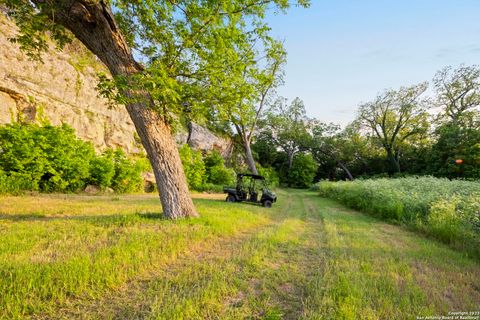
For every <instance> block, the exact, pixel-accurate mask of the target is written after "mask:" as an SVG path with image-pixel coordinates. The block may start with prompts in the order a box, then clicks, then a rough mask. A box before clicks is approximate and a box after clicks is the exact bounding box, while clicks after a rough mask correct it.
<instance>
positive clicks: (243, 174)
mask: <svg viewBox="0 0 480 320" xmlns="http://www.w3.org/2000/svg"><path fill="white" fill-rule="evenodd" d="M243 177H250V178H252V179H255V180H265V177H263V176H259V175H258V174H250V173H239V174H237V179H238V178H243Z"/></svg>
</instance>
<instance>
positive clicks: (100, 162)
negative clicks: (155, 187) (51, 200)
mask: <svg viewBox="0 0 480 320" xmlns="http://www.w3.org/2000/svg"><path fill="white" fill-rule="evenodd" d="M143 170H145V166H144V165H141V162H139V161H132V160H130V159H129V158H127V156H126V155H125V154H124V153H123V151H121V150H116V151H113V150H107V151H105V152H104V153H103V154H102V155H100V156H97V155H96V154H95V151H94V149H93V146H92V145H91V144H90V143H87V142H84V141H82V140H80V139H78V138H77V137H76V136H75V132H74V130H73V129H72V128H70V127H69V126H67V125H62V126H58V127H55V126H50V125H46V126H39V125H36V124H18V123H14V124H10V125H5V126H2V127H0V192H2V193H19V192H20V191H22V190H31V191H37V190H38V191H42V192H73V191H79V190H83V188H84V187H85V186H86V184H94V185H97V186H99V187H101V188H107V187H112V188H113V189H115V191H117V192H132V191H139V190H141V189H142V187H143V180H142V177H141V173H142V171H143Z"/></svg>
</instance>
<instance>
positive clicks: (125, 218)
mask: <svg viewBox="0 0 480 320" xmlns="http://www.w3.org/2000/svg"><path fill="white" fill-rule="evenodd" d="M2 220H6V221H11V222H50V221H80V222H88V223H92V224H94V225H104V226H107V225H130V224H135V223H140V222H142V221H144V222H145V221H152V220H156V221H167V220H168V219H167V218H166V217H165V216H164V215H163V213H161V212H160V213H158V212H137V213H134V214H111V215H90V216H82V215H75V216H69V215H45V214H43V213H36V212H31V213H24V214H5V213H2V212H0V221H2Z"/></svg>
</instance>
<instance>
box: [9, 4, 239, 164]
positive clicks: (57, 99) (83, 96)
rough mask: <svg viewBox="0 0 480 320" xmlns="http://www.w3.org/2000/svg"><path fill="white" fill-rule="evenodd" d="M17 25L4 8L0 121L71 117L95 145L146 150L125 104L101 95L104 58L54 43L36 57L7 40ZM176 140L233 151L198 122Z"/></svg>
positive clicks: (227, 141) (225, 153)
mask: <svg viewBox="0 0 480 320" xmlns="http://www.w3.org/2000/svg"><path fill="white" fill-rule="evenodd" d="M16 30H17V28H16V27H15V25H14V24H13V23H12V22H11V21H10V20H8V19H7V18H6V17H5V16H4V15H3V14H2V13H1V11H0V125H1V124H5V123H11V122H15V121H19V120H22V121H26V122H38V123H45V122H48V123H50V124H52V125H60V124H62V123H66V124H68V125H70V126H71V127H73V129H75V131H76V133H77V136H78V137H79V138H81V139H83V140H87V141H91V142H92V143H93V145H94V147H95V149H96V150H99V151H100V150H103V149H105V148H107V147H113V148H115V147H121V148H122V149H124V150H125V151H126V152H127V153H139V152H143V148H142V146H141V145H140V144H139V141H138V138H137V139H136V138H135V137H136V134H135V127H134V125H133V123H132V121H131V119H130V117H129V115H128V113H127V111H126V109H125V108H124V107H123V106H111V105H109V103H108V101H107V100H106V99H104V98H101V97H99V95H98V92H97V90H96V86H97V83H98V80H97V73H98V71H101V70H103V69H104V67H103V66H102V65H101V64H100V62H97V61H95V60H92V61H86V62H85V61H80V60H79V59H81V56H78V54H77V53H78V52H73V53H70V54H69V53H67V52H59V51H58V50H54V49H51V50H49V52H47V53H45V54H43V55H42V59H43V63H41V62H36V61H32V60H30V59H29V58H28V57H27V55H26V54H25V53H24V52H22V51H21V50H20V48H19V47H18V45H16V44H14V43H12V42H11V41H9V40H8V39H9V38H12V37H14V36H15V34H16ZM78 45H79V46H80V44H78ZM82 50H83V51H85V52H86V49H84V48H81V47H80V48H79V51H82ZM70 51H72V49H70ZM89 59H94V58H93V57H92V56H90V57H89ZM88 62H93V63H88ZM99 69H100V70H99ZM105 71H106V70H105ZM176 140H177V142H178V144H184V143H188V144H189V145H190V146H191V147H192V148H194V149H197V150H202V151H204V152H206V151H209V150H212V149H216V150H218V151H220V153H221V154H222V155H223V156H224V157H228V156H229V155H230V153H231V151H232V141H231V140H230V139H225V138H221V137H218V136H216V135H214V134H213V133H212V132H210V131H209V130H208V129H206V128H204V127H202V126H199V125H196V124H192V125H190V127H189V130H188V131H187V130H186V129H185V130H183V131H180V132H178V133H177V135H176Z"/></svg>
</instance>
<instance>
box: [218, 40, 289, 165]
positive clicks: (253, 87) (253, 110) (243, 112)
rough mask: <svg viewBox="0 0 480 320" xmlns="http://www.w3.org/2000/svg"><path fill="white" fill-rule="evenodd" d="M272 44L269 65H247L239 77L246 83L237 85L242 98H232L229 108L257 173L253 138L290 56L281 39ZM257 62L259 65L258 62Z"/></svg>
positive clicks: (246, 152) (239, 96) (268, 56)
mask: <svg viewBox="0 0 480 320" xmlns="http://www.w3.org/2000/svg"><path fill="white" fill-rule="evenodd" d="M268 45H269V47H268V50H267V56H266V59H267V63H266V64H267V65H266V66H265V67H264V68H263V69H262V70H256V69H253V70H248V69H245V71H244V72H243V77H239V79H241V80H242V83H241V84H236V85H235V89H234V90H238V88H242V89H241V92H239V94H236V95H233V96H236V97H237V98H238V101H229V102H228V107H227V108H226V110H227V114H228V117H229V119H230V122H231V123H232V124H233V125H234V127H235V129H236V132H237V135H238V137H239V138H240V139H239V140H240V142H241V144H242V147H243V150H244V154H245V160H246V162H247V165H248V168H249V169H250V171H251V172H252V173H253V174H258V170H257V167H256V165H255V159H254V157H253V153H252V148H251V144H252V140H253V138H254V135H255V132H256V129H257V123H258V121H259V119H260V117H261V115H262V112H263V110H264V107H265V104H266V103H267V101H268V99H269V96H270V95H271V93H272V91H273V90H274V89H275V87H277V86H278V85H279V84H280V83H281V82H282V65H283V64H284V63H285V59H286V52H285V51H284V49H283V46H282V45H281V43H280V42H276V41H273V40H272V41H269V42H268ZM253 66H254V68H257V66H256V65H253Z"/></svg>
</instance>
